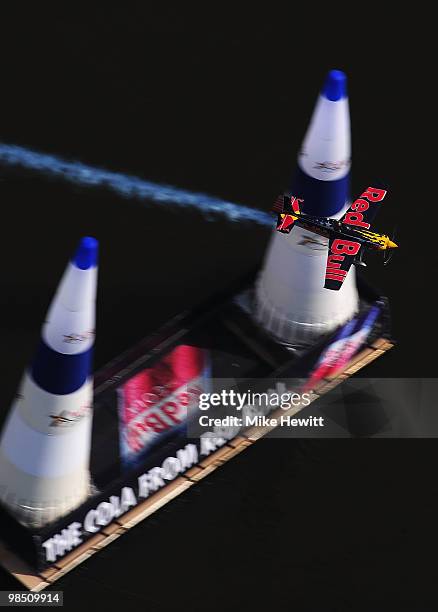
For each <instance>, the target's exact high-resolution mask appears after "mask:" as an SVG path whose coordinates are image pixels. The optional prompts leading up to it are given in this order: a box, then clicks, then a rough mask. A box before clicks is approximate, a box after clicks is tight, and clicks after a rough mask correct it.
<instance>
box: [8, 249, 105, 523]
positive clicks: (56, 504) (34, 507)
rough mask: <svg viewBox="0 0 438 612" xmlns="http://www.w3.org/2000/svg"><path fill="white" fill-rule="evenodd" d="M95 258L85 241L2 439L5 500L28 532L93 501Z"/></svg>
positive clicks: (62, 286) (55, 303) (69, 268)
mask: <svg viewBox="0 0 438 612" xmlns="http://www.w3.org/2000/svg"><path fill="white" fill-rule="evenodd" d="M96 254H97V243H96V241H95V240H94V239H92V238H85V239H83V240H82V242H81V243H80V245H79V248H78V251H77V252H76V255H75V257H74V258H73V260H72V261H71V262H70V263H69V264H68V266H67V269H66V271H65V273H64V276H63V278H62V281H61V283H60V286H59V288H58V291H57V292H56V294H55V297H54V299H53V301H52V304H51V306H50V308H49V312H48V314H47V319H46V322H45V325H44V327H43V330H42V338H41V341H40V344H39V346H38V349H37V353H36V356H35V358H34V360H33V362H32V364H31V366H30V367H29V369H28V370H27V371H26V372H25V374H24V376H23V379H22V382H21V385H20V389H19V392H18V394H17V396H16V399H15V401H14V403H13V405H12V407H11V409H10V412H9V415H8V418H7V420H6V423H5V425H4V427H3V431H2V435H1V439H0V500H1V502H2V504H4V505H5V506H6V507H7V508H8V509H9V511H10V512H11V513H12V514H13V515H14V516H15V517H16V518H17V519H18V520H19V521H20V522H21V523H23V524H25V525H26V526H30V527H36V528H38V527H42V526H43V525H45V524H46V523H49V522H51V521H53V520H55V519H57V518H58V517H60V516H62V515H64V514H66V513H67V512H69V511H71V510H72V509H74V508H75V507H77V506H78V505H79V504H80V503H82V502H83V501H84V500H85V499H86V498H87V496H88V495H89V493H90V474H89V457H90V444H91V426H92V403H93V380H92V376H91V356H92V348H93V344H94V321H95V298H96V279H97V267H96Z"/></svg>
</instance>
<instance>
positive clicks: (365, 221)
mask: <svg viewBox="0 0 438 612" xmlns="http://www.w3.org/2000/svg"><path fill="white" fill-rule="evenodd" d="M386 194H387V191H385V190H384V189H378V188H377V187H368V188H367V189H366V191H364V192H363V193H362V195H361V196H360V197H359V198H357V200H355V201H354V202H353V204H352V205H351V206H350V208H349V209H348V210H347V212H346V213H345V215H344V216H343V217H342V219H341V220H340V221H341V223H345V224H346V225H351V226H353V227H356V228H360V229H369V228H370V227H371V222H372V220H373V219H374V217H375V216H376V214H377V212H378V210H379V206H378V204H379V203H380V202H381V201H382V200H383V198H384V197H385V196H386Z"/></svg>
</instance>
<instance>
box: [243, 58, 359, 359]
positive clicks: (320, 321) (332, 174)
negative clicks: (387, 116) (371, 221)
mask: <svg viewBox="0 0 438 612" xmlns="http://www.w3.org/2000/svg"><path fill="white" fill-rule="evenodd" d="M350 154H351V149H350V115H349V108H348V98H347V87H346V77H345V74H344V73H343V72H340V71H339V70H332V71H331V72H329V73H328V75H327V78H326V81H325V84H324V87H323V89H322V91H321V94H320V96H319V99H318V101H317V104H316V107H315V110H314V112H313V116H312V119H311V122H310V125H309V128H308V130H307V133H306V135H305V138H304V142H303V145H302V149H301V152H300V154H299V155H298V164H297V169H296V173H295V176H294V179H293V181H292V185H291V189H290V191H289V193H290V194H291V195H294V196H295V197H297V198H300V199H302V200H304V202H302V204H301V210H302V212H304V213H307V214H310V215H317V216H323V217H335V218H339V217H340V216H342V213H343V212H344V211H345V210H346V208H347V206H348V200H349V196H350V194H349V178H350V176H349V175H350ZM327 249H328V239H327V238H324V237H322V236H318V235H316V234H314V233H312V232H310V231H307V230H304V229H302V228H300V227H295V228H293V230H292V231H291V232H290V234H282V233H280V232H277V231H275V230H274V231H273V235H272V238H271V242H270V244H269V246H268V249H267V253H266V257H265V262H264V265H263V267H262V271H261V273H260V275H259V278H258V280H257V288H256V300H255V316H256V319H257V321H258V322H259V323H260V324H261V325H262V326H263V327H264V328H265V329H266V330H267V331H268V332H269V333H270V334H271V335H272V336H274V338H275V339H276V340H278V341H279V342H282V343H284V344H286V345H289V346H291V347H297V348H301V347H307V346H309V345H312V344H313V343H314V342H316V341H318V340H319V338H320V337H321V336H323V335H324V334H326V333H328V332H331V331H333V330H334V329H335V328H337V327H338V326H339V325H341V324H342V323H344V322H345V321H347V320H348V319H350V318H351V317H352V316H353V315H354V314H355V312H356V311H357V309H358V301H359V298H358V293H357V289H356V276H355V270H354V267H352V268H351V269H350V272H349V274H348V275H347V277H346V280H345V282H344V284H343V286H342V288H341V289H340V290H339V291H330V290H329V289H325V288H324V282H325V270H326V264H327Z"/></svg>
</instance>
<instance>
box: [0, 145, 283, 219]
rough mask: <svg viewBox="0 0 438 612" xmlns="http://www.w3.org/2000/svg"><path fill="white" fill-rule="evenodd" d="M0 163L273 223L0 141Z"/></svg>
mask: <svg viewBox="0 0 438 612" xmlns="http://www.w3.org/2000/svg"><path fill="white" fill-rule="evenodd" d="M0 164H3V165H5V166H15V167H21V168H26V169H28V170H31V171H34V172H40V173H42V174H45V175H46V176H52V177H55V178H59V179H62V180H64V181H68V182H69V183H74V184H76V185H81V186H83V187H101V188H103V189H110V190H111V191H114V192H115V193H117V194H118V195H120V196H122V197H124V198H136V199H139V200H147V201H149V202H155V203H157V204H169V203H170V204H173V205H174V206H180V207H181V208H196V209H197V210H199V211H201V212H202V213H204V215H205V216H206V218H207V219H208V220H211V217H210V215H211V213H215V214H219V215H222V216H225V217H226V218H227V219H228V220H229V221H233V222H240V221H252V222H253V223H258V224H259V225H271V226H272V225H273V217H272V215H270V214H269V213H267V212H263V211H261V210H257V209H253V208H250V207H248V206H244V205H242V204H235V203H233V202H227V201H225V200H221V199H220V198H215V197H212V196H209V195H206V194H203V193H196V192H191V191H186V190H184V189H179V188H178V187H172V186H171V185H160V184H158V183H153V182H151V181H145V180H144V179H142V178H139V177H137V176H131V175H129V174H122V173H120V172H112V171H110V170H104V169H103V168H94V167H93V166H88V165H86V164H83V163H82V162H78V161H67V160H65V159H62V158H61V157H58V156H57V155H48V154H46V153H38V152H37V151H32V150H30V149H25V148H24V147H19V146H16V145H8V144H3V143H0Z"/></svg>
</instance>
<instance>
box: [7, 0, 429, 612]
mask: <svg viewBox="0 0 438 612" xmlns="http://www.w3.org/2000/svg"><path fill="white" fill-rule="evenodd" d="M291 9H292V10H291V15H289V14H286V13H284V14H282V13H274V11H272V12H271V13H270V14H268V13H267V12H266V9H263V10H261V9H258V10H257V11H255V10H254V9H251V11H249V12H248V13H246V14H239V15H238V14H237V13H236V9H234V10H233V11H230V12H227V13H224V12H221V11H219V10H218V9H215V8H214V7H210V6H208V7H207V6H205V7H204V9H203V10H202V11H201V12H196V13H195V12H192V13H189V12H188V10H187V9H186V8H183V7H181V8H180V10H178V11H174V10H172V9H170V8H161V9H156V8H153V7H152V6H150V5H147V4H145V3H140V2H135V3H130V4H129V3H128V4H125V3H123V4H122V3H120V4H119V5H118V7H117V8H113V7H111V6H106V5H104V4H103V3H102V4H100V3H99V4H98V3H96V6H88V7H86V8H84V7H81V6H77V5H73V4H70V5H69V4H66V3H62V5H61V4H60V3H59V4H53V6H50V5H48V4H46V5H44V9H42V8H41V7H40V6H39V7H37V6H35V5H34V6H31V5H29V6H21V8H20V7H19V8H18V10H17V14H16V15H10V14H8V15H2V19H1V25H0V50H1V53H0V56H1V109H2V110H1V117H2V119H1V121H0V135H1V141H2V142H6V143H11V144H19V145H22V146H27V147H30V148H33V149H35V150H40V151H44V152H49V153H56V154H59V155H62V156H63V157H66V158H71V159H80V160H81V161H83V162H86V163H89V164H92V165H97V166H101V167H105V168H109V169H113V170H116V171H125V172H128V173H130V174H135V175H139V176H142V177H144V178H146V179H149V180H154V181H157V182H166V183H169V184H172V185H176V186H179V187H183V188H186V189H191V190H195V191H203V192H206V193H209V194H212V195H217V196H219V197H222V198H224V199H229V200H230V201H236V202H240V203H243V204H246V205H248V206H254V207H257V208H260V209H263V210H268V209H269V207H270V205H271V202H272V201H273V199H274V197H275V196H276V195H277V194H278V193H279V192H280V191H281V190H282V189H283V187H285V186H286V185H287V184H288V182H289V179H290V176H291V173H292V171H293V168H294V164H295V157H296V152H297V150H298V149H299V146H300V143H301V140H302V137H303V135H304V131H305V128H306V125H307V122H308V120H309V118H310V114H311V111H312V109H313V105H314V103H315V100H316V96H317V94H318V90H319V88H320V86H321V83H322V81H323V79H324V75H325V73H326V71H327V70H329V69H331V68H339V69H343V70H345V71H346V72H347V75H348V77H349V94H350V106H351V119H352V134H353V167H352V170H353V193H360V190H361V189H362V188H363V187H364V186H367V185H368V184H370V183H372V181H373V179H374V178H384V179H385V180H386V181H387V182H388V183H389V184H390V186H391V193H390V197H388V199H387V200H386V202H387V203H386V204H385V207H384V210H383V211H382V214H381V216H380V217H379V219H378V227H379V228H381V229H382V231H386V232H388V231H389V232H390V231H391V230H392V227H393V226H394V225H397V226H398V242H399V243H400V244H401V248H400V249H399V252H398V253H397V254H396V257H394V260H393V262H392V263H391V266H390V267H388V268H383V267H382V266H381V262H380V260H379V261H377V260H376V259H373V260H372V261H371V263H370V265H369V268H368V270H367V275H368V278H369V280H372V282H373V283H374V284H375V285H376V286H377V287H380V288H381V289H382V291H383V292H384V293H385V294H386V295H388V296H389V298H390V300H391V305H392V313H393V332H394V336H395V338H396V339H397V341H398V343H399V344H398V346H397V347H396V348H395V349H394V350H392V351H391V352H390V353H389V354H387V355H386V356H385V357H383V358H382V359H380V360H378V362H375V363H374V364H373V365H372V366H370V367H369V368H368V369H367V375H370V376H401V377H406V376H434V375H436V366H435V363H434V362H433V359H432V355H433V341H434V340H436V334H435V331H434V328H435V326H434V324H433V318H434V316H435V313H436V307H435V304H436V300H435V297H433V296H434V293H436V289H435V285H434V283H433V282H432V278H435V277H436V263H437V256H436V252H435V244H434V243H435V238H434V229H435V228H434V226H433V224H432V223H431V222H430V220H432V219H433V217H432V215H431V213H432V212H433V206H434V204H433V201H431V197H430V192H428V191H427V187H426V185H425V180H426V178H427V172H426V166H427V164H428V162H429V159H428V154H427V153H426V150H427V143H428V142H429V139H431V135H430V134H429V130H430V129H431V128H432V123H431V120H429V117H432V115H428V112H427V108H426V104H425V103H426V101H427V98H428V96H429V93H428V85H427V82H428V81H427V74H428V64H427V60H428V57H429V53H430V51H429V44H430V43H429V42H428V38H427V35H426V34H425V33H424V32H423V31H422V29H421V27H420V25H419V21H418V20H417V18H416V17H415V15H412V14H409V15H403V14H402V13H401V12H400V11H399V12H398V13H397V19H396V20H395V21H394V19H395V18H393V17H387V18H383V17H381V15H380V14H379V13H373V14H372V15H369V14H368V13H365V14H364V15H361V16H359V14H358V16H357V20H356V18H355V17H354V15H353V14H351V15H349V14H347V15H346V14H345V13H344V12H343V11H341V9H340V8H339V7H337V8H336V11H337V12H336V13H335V14H333V10H334V7H326V9H325V10H324V12H321V10H320V8H317V6H314V7H310V9H311V10H310V11H309V14H308V15H304V13H303V12H302V11H301V12H299V13H298V10H296V11H295V9H294V7H293V6H292V7H291ZM341 17H342V19H344V18H349V17H351V23H350V24H349V25H347V23H344V22H343V21H342V22H341ZM425 143H426V144H425ZM0 179H1V180H0V193H1V199H2V202H1V205H2V242H1V251H0V252H1V257H2V264H3V265H2V267H1V278H2V288H1V293H0V322H1V345H0V346H1V350H0V359H1V369H0V372H1V394H0V397H1V400H2V409H1V410H2V414H5V412H6V410H7V408H8V406H9V404H10V401H11V398H12V396H13V393H14V390H15V389H16V387H17V385H18V383H19V379H20V376H21V372H22V370H23V368H24V367H25V364H26V363H27V361H28V359H29V357H30V355H31V353H32V350H33V347H34V344H35V341H36V339H37V337H38V332H39V327H40V324H41V321H42V319H43V316H44V313H45V310H46V308H47V305H48V303H49V300H50V298H51V295H52V293H53V291H54V289H55V287H56V284H57V282H58V280H59V277H60V275H61V273H62V270H63V268H64V266H65V263H66V261H67V259H68V257H69V256H70V254H71V252H72V250H73V249H74V246H75V243H76V242H77V240H78V238H79V237H80V236H81V235H84V234H91V235H95V236H96V237H97V238H99V240H100V243H101V257H100V265H101V268H100V284H99V293H98V325H97V341H96V366H97V367H100V366H102V365H103V364H104V363H105V362H107V361H108V360H109V359H111V358H112V357H114V356H115V355H117V354H118V353H119V352H120V351H121V350H123V349H125V348H128V347H129V346H130V345H132V344H133V343H134V342H136V341H137V340H138V339H140V338H141V337H143V336H144V335H145V334H147V333H148V332H150V331H152V330H154V329H155V328H156V327H157V326H158V325H159V324H160V323H162V322H164V321H165V320H166V319H167V318H168V317H169V316H171V315H172V314H174V313H176V312H178V311H179V310H181V309H182V308H184V307H186V306H190V305H191V304H194V303H197V301H198V300H199V299H202V298H205V297H207V296H209V295H211V294H212V293H213V292H214V291H216V290H217V289H220V288H222V287H226V286H227V285H228V283H229V282H230V281H231V280H232V279H234V278H236V277H237V276H239V274H241V273H243V272H245V271H246V270H248V269H249V268H251V267H252V266H253V265H254V264H255V263H257V261H258V260H260V258H261V257H262V255H263V251H264V249H265V247H266V244H267V241H268V239H269V237H270V231H269V230H268V229H266V228H262V227H259V226H256V225H253V224H250V223H241V224H232V223H230V222H229V221H226V220H224V219H222V218H219V217H218V218H216V219H215V220H214V221H210V222H208V221H206V219H205V218H204V217H203V216H202V215H201V214H200V213H197V212H193V211H189V212H183V211H181V210H174V209H172V208H171V207H170V206H169V209H168V210H167V211H166V210H165V209H164V208H163V207H157V206H154V205H153V204H151V205H148V204H147V203H142V202H140V201H135V200H124V199H122V198H120V197H117V196H115V195H114V194H112V193H110V192H109V191H105V190H86V189H81V188H78V187H75V188H73V187H72V186H71V185H68V184H65V183H62V182H57V181H54V180H48V179H46V178H44V177H41V176H36V175H31V174H29V173H27V172H24V171H11V170H10V169H8V168H6V167H2V166H0ZM437 450H438V449H437V445H436V442H435V441H434V440H418V441H414V440H359V439H356V440H343V441H340V440H338V441H334V440H333V441H330V440H327V441H322V440H320V441H316V440H315V441H309V440H307V441H293V440H263V441H259V442H258V443H257V445H255V447H253V448H251V449H249V450H248V451H247V452H245V453H244V454H243V455H240V456H239V458H236V459H235V460H233V461H232V462H231V463H230V464H228V465H225V466H224V467H223V468H221V470H220V471H219V472H217V473H214V474H213V475H212V476H211V477H209V478H208V479H207V481H205V482H203V483H202V484H200V485H198V486H196V487H195V488H194V489H193V490H191V491H189V492H187V493H186V494H185V495H183V496H182V497H181V498H178V499H177V500H176V501H174V502H172V504H171V505H170V506H169V507H166V508H164V509H162V510H161V511H159V512H158V513H157V514H156V515H154V516H153V517H151V518H150V519H148V520H147V521H146V522H145V523H144V524H141V525H139V526H137V527H135V528H134V529H133V530H132V531H131V532H129V533H128V534H126V535H125V536H123V538H121V539H119V540H117V541H116V542H114V543H113V544H111V545H110V546H109V547H108V548H107V549H105V550H104V551H102V552H100V553H99V554H98V555H96V556H94V557H92V558H91V559H89V560H88V561H87V562H86V563H84V564H83V565H82V566H80V567H79V568H78V569H76V570H74V571H73V572H72V573H71V574H68V575H67V576H66V577H64V578H63V579H61V580H60V581H59V582H57V583H55V585H54V587H55V588H59V589H62V590H63V591H64V597H65V601H66V604H65V607H66V608H67V609H72V610H73V609H78V607H79V606H80V605H86V604H89V605H91V604H97V603H98V602H99V603H103V604H104V605H109V604H110V603H114V605H117V606H118V607H121V606H126V607H127V608H129V609H131V608H132V609H139V608H140V607H145V608H146V607H147V609H149V610H151V611H155V610H156V611H157V612H159V611H161V610H163V611H167V610H175V609H177V608H178V607H180V606H181V607H184V608H186V607H187V608H189V607H190V609H192V610H201V609H210V610H219V609H223V608H231V609H237V608H238V607H239V608H243V609H246V608H250V607H252V606H255V605H256V604H260V603H262V604H263V605H264V606H268V605H269V606H270V607H271V608H272V609H274V610H291V609H295V608H296V609H297V610H300V611H304V610H376V609H393V608H394V609H398V610H433V609H436V604H437V599H438V598H437V596H436V594H435V593H434V582H433V580H434V575H435V570H434V565H433V564H430V565H429V561H428V556H429V555H428V553H429V552H431V551H432V550H433V546H434V544H435V543H436V536H435V524H436V511H437V505H436V500H435V494H434V488H435V487H434V484H433V483H434V481H435V478H434V477H435V474H436V459H435V457H436V455H437ZM0 580H1V582H0V584H1V586H2V588H4V589H10V588H19V587H18V586H17V583H16V582H14V581H13V580H12V579H11V578H10V577H8V575H7V574H6V573H5V572H3V571H2V572H1V573H0Z"/></svg>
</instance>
